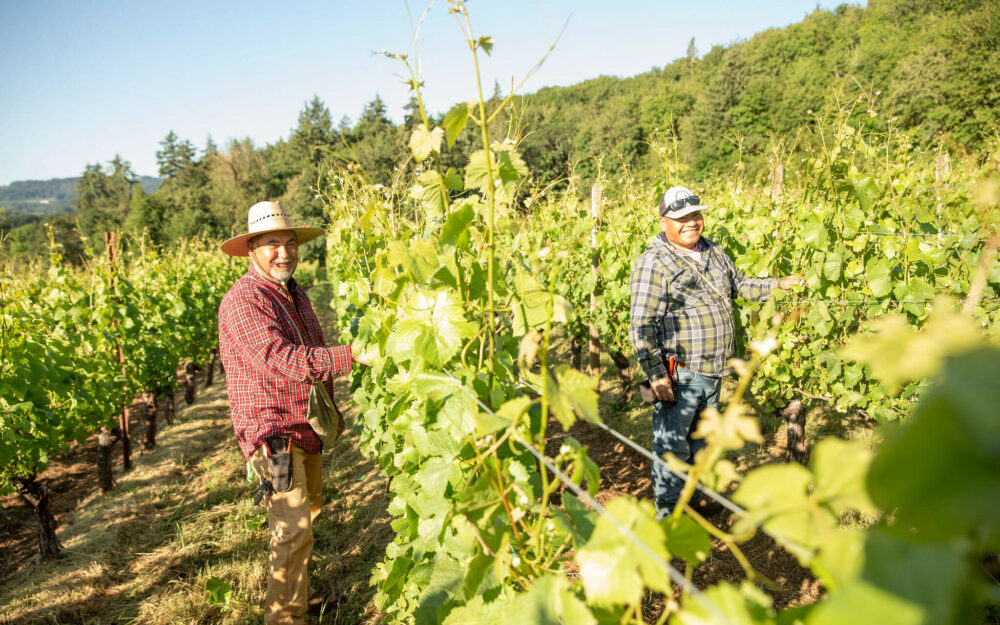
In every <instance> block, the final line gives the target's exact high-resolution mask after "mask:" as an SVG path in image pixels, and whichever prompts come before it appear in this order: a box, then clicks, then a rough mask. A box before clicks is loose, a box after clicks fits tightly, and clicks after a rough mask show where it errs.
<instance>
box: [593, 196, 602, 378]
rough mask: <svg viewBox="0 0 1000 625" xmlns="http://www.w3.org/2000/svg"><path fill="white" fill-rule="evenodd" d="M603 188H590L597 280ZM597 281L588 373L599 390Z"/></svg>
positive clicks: (594, 269) (594, 293) (599, 337)
mask: <svg viewBox="0 0 1000 625" xmlns="http://www.w3.org/2000/svg"><path fill="white" fill-rule="evenodd" d="M603 192H604V188H603V187H602V186H601V183H599V182H595V183H594V186H593V187H591V188H590V218H591V220H593V222H594V225H593V228H591V230H590V246H591V251H592V255H591V267H592V268H593V271H594V274H595V275H596V276H597V278H598V280H600V277H601V268H600V263H601V261H600V258H599V255H598V253H597V227H598V225H599V224H600V223H601V195H602V194H603ZM597 284H598V283H597V282H596V281H595V283H594V285H595V286H594V290H593V291H592V292H591V293H590V318H591V321H590V375H592V376H594V377H596V378H597V391H598V392H600V390H601V335H600V334H598V332H597V322H596V321H595V320H594V319H595V318H596V315H597V288H598V287H597Z"/></svg>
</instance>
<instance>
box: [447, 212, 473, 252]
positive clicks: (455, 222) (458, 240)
mask: <svg viewBox="0 0 1000 625" xmlns="http://www.w3.org/2000/svg"><path fill="white" fill-rule="evenodd" d="M475 218H476V209H475V208H474V207H473V205H472V204H463V205H462V206H461V208H459V209H457V210H455V211H452V212H451V214H450V215H448V219H447V220H445V222H444V227H442V228H441V237H440V241H441V245H445V246H452V247H465V246H466V245H468V241H469V224H471V223H472V221H473V220H474V219H475Z"/></svg>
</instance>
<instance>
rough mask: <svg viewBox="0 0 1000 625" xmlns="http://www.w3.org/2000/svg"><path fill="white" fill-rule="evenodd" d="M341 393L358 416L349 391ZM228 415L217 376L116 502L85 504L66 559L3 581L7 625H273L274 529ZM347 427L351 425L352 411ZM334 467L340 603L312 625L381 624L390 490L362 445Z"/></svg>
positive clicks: (333, 591)
mask: <svg viewBox="0 0 1000 625" xmlns="http://www.w3.org/2000/svg"><path fill="white" fill-rule="evenodd" d="M338 391H340V392H339V393H338V396H339V397H340V398H341V400H340V404H341V405H342V406H345V407H346V404H347V402H345V401H344V400H343V398H344V397H346V393H347V389H346V383H345V382H341V383H340V385H339V386H338ZM181 405H182V404H181ZM228 411H229V404H228V401H227V400H226V390H225V379H224V378H220V376H218V375H217V376H216V383H215V384H214V385H213V386H211V387H209V388H208V389H206V390H204V391H201V392H200V396H199V397H198V398H197V400H196V402H195V404H194V405H192V406H190V407H188V408H187V409H186V410H183V411H182V412H181V413H180V414H179V415H178V418H177V420H176V421H175V423H174V425H173V426H170V427H168V428H166V429H165V430H164V431H162V432H161V434H160V436H159V440H158V445H157V447H155V448H153V449H151V450H147V451H146V452H145V453H143V454H142V455H140V456H137V457H136V459H135V469H134V470H133V471H131V472H130V473H128V474H126V475H123V476H120V477H119V478H118V485H117V486H116V487H115V488H114V489H112V490H111V491H110V492H109V493H108V494H107V495H102V494H100V492H99V491H98V490H96V489H92V490H91V492H82V493H77V494H76V495H77V496H78V497H79V500H78V501H76V502H70V505H69V506H68V508H69V510H68V511H67V512H66V513H65V514H61V515H60V518H59V522H60V526H59V528H58V535H59V538H60V540H61V541H62V543H63V545H64V547H65V550H64V555H63V556H62V557H60V558H59V559H57V560H55V561H48V562H40V563H39V562H35V561H33V560H32V559H28V558H26V559H25V561H24V562H20V563H18V564H17V565H16V566H11V567H9V568H8V569H7V574H6V575H5V576H4V578H3V579H2V580H0V587H2V589H0V623H5V624H6V623H59V624H64V623H65V624H69V623H79V624H91V623H93V624H97V623H102V624H103V623H142V624H149V625H159V624H167V623H170V624H176V623H218V624H236V623H260V622H261V621H262V615H263V610H262V606H261V604H262V601H263V596H264V588H265V585H266V581H267V580H266V577H267V571H266V563H267V539H268V532H267V517H266V514H265V513H264V510H263V506H254V505H253V503H252V501H251V499H250V498H249V496H248V491H249V490H250V488H251V485H249V484H248V482H247V479H246V469H245V464H244V462H243V459H242V457H241V456H240V454H239V451H238V449H237V447H236V443H235V439H234V438H233V431H232V424H231V421H230V419H229V412H228ZM346 416H347V419H348V425H349V426H350V423H351V420H352V417H353V413H352V412H351V411H347V413H346ZM324 458H325V460H324V501H325V505H324V508H323V513H322V515H321V516H320V518H319V519H318V520H317V525H316V530H315V536H316V543H315V549H314V552H315V558H314V562H313V568H312V570H313V588H314V590H315V591H317V592H319V593H321V594H324V595H327V596H329V597H333V598H335V601H333V602H331V604H330V605H329V606H328V608H327V610H326V611H325V612H324V614H322V615H321V616H320V617H318V618H315V619H310V621H309V622H315V623H330V624H351V625H354V624H358V623H369V622H375V621H376V620H377V616H378V615H377V614H376V612H375V611H374V609H373V608H372V607H371V596H372V593H373V591H372V589H371V588H370V587H369V585H368V579H369V577H370V571H371V568H372V566H373V565H374V563H375V562H376V561H378V560H380V559H381V558H382V556H383V554H384V552H385V545H386V543H387V542H388V541H389V540H390V538H391V530H390V529H389V527H388V521H389V519H388V516H387V515H386V512H385V509H386V505H387V500H386V497H385V492H386V490H385V483H384V481H383V480H382V479H381V478H380V477H379V476H378V473H377V471H376V470H375V468H374V467H373V465H371V464H370V463H369V462H368V461H367V460H366V459H364V458H363V457H362V456H361V454H360V453H359V452H358V450H357V448H356V447H355V446H354V445H353V441H352V438H351V437H346V438H345V439H342V440H341V441H338V443H337V444H336V445H334V446H333V448H332V449H330V450H329V451H327V452H326V453H325V454H324ZM73 461H74V460H73V458H65V459H61V462H63V463H71V462H73ZM52 470H53V471H54V472H57V471H59V470H60V466H59V463H54V466H53V467H52ZM44 477H45V476H44V475H43V479H44ZM63 496H66V497H70V498H73V496H74V493H72V492H69V493H65V494H64V495H63ZM3 504H4V507H7V508H9V507H11V506H16V505H17V504H18V502H17V501H16V499H13V498H7V499H5V500H4V502H3ZM19 518H21V519H24V518H26V517H24V516H23V515H22V516H21V517H19ZM28 519H29V521H30V523H32V524H33V523H34V520H33V519H31V518H30V517H29V518H28ZM16 529H17V530H18V531H21V532H26V531H31V532H33V529H34V528H33V526H32V527H30V528H26V527H19V528H16ZM214 579H218V580H221V581H222V582H225V584H227V585H228V586H229V587H230V588H231V589H232V594H231V597H230V599H229V601H228V603H226V602H221V603H220V602H213V600H212V597H211V595H210V593H209V592H208V590H207V588H208V587H209V586H210V585H212V584H214V583H215V582H214V581H213V582H210V580H214Z"/></svg>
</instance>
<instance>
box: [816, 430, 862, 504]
mask: <svg viewBox="0 0 1000 625" xmlns="http://www.w3.org/2000/svg"><path fill="white" fill-rule="evenodd" d="M871 461H872V453H871V451H869V450H868V448H867V445H866V442H865V441H863V440H856V441H844V440H841V439H839V438H835V437H829V438H825V439H823V440H822V441H820V442H819V443H818V444H817V445H816V447H815V448H814V449H813V453H812V456H811V458H810V461H809V467H810V469H811V470H812V472H813V474H814V475H815V476H816V485H815V488H814V490H813V493H812V496H813V498H815V499H818V500H820V501H822V502H823V503H824V504H825V505H828V506H830V507H831V508H833V510H834V511H835V512H837V513H840V512H843V511H844V510H846V509H852V510H858V511H860V512H863V513H866V514H874V513H875V508H874V506H873V505H872V503H871V501H870V500H869V499H868V491H867V489H866V488H865V478H866V477H867V475H868V467H869V465H870V464H871Z"/></svg>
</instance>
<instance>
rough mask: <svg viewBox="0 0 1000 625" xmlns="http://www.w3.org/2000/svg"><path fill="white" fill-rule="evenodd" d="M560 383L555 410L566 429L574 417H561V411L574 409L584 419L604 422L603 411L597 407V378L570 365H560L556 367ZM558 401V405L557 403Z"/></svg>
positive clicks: (557, 382) (554, 402) (557, 381)
mask: <svg viewBox="0 0 1000 625" xmlns="http://www.w3.org/2000/svg"><path fill="white" fill-rule="evenodd" d="M555 374H556V384H557V385H558V395H557V396H558V401H553V410H555V411H556V416H557V418H559V420H560V422H562V424H563V426H564V427H566V429H569V426H567V425H566V423H567V422H569V423H570V424H572V422H573V418H572V417H569V418H567V417H559V413H560V412H563V413H565V412H566V411H573V412H575V413H576V414H577V415H579V416H580V417H581V418H582V419H583V420H584V421H587V422H589V423H602V421H601V411H600V410H599V409H598V407H597V378H595V377H592V376H589V375H587V374H586V373H583V372H581V371H578V370H576V369H573V368H572V367H570V366H569V365H559V366H558V367H556V369H555ZM557 403H558V406H557V405H556V404H557Z"/></svg>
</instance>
